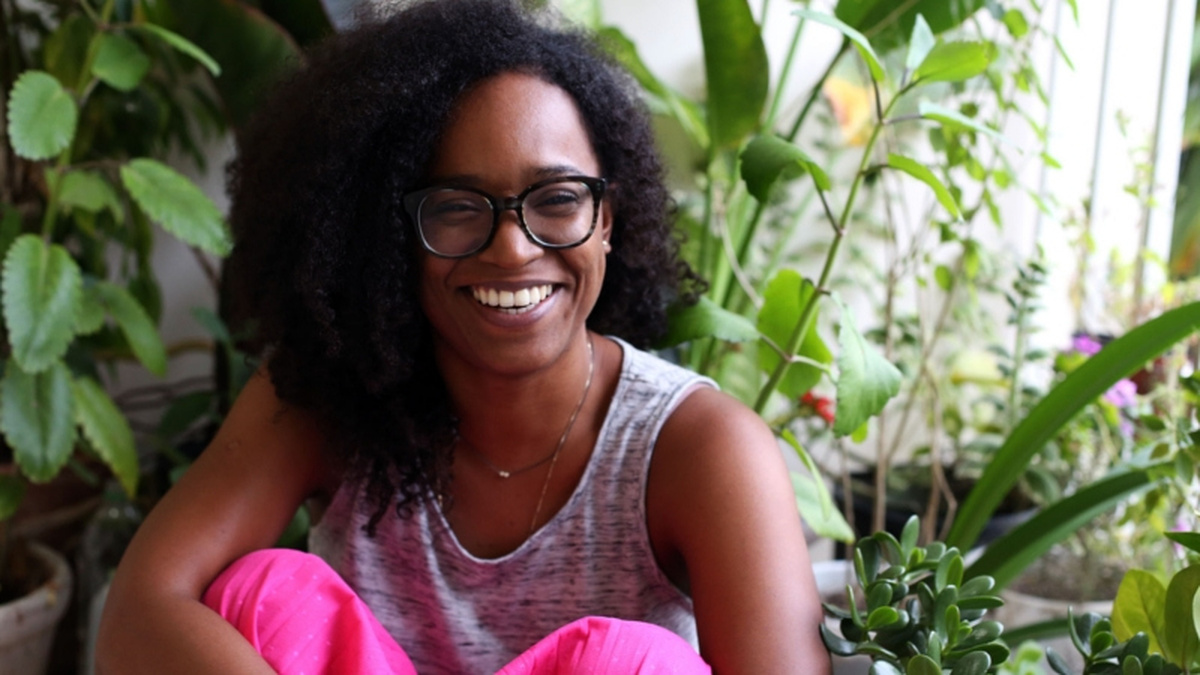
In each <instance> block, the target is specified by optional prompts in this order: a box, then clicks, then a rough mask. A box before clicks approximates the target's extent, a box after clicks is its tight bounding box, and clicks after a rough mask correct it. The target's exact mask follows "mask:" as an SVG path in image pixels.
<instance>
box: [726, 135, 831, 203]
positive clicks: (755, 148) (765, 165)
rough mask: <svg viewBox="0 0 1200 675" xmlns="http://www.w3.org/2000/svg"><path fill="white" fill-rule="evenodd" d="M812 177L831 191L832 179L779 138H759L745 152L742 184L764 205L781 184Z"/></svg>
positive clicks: (823, 188) (813, 162) (791, 145)
mask: <svg viewBox="0 0 1200 675" xmlns="http://www.w3.org/2000/svg"><path fill="white" fill-rule="evenodd" d="M806 173H807V174H811V175H812V177H813V182H815V183H816V184H817V187H819V188H821V189H822V190H828V189H829V188H830V185H831V184H830V182H829V176H828V175H827V174H826V173H825V171H824V170H823V169H822V168H821V166H820V165H819V164H817V163H816V162H815V161H813V159H812V158H811V157H809V156H808V155H807V154H805V152H804V151H803V150H801V149H800V148H798V147H796V146H795V145H794V144H792V143H789V142H787V141H785V140H784V139H782V138H780V137H778V136H756V137H755V138H754V140H752V141H750V143H748V144H747V145H746V149H745V150H743V151H742V180H744V181H746V189H747V190H749V191H750V194H752V195H754V198H755V199H757V200H758V201H760V202H766V201H767V200H768V199H770V197H771V190H772V189H773V188H774V187H775V185H776V184H777V183H779V182H780V181H787V180H790V179H792V178H796V177H799V176H802V175H804V174H806Z"/></svg>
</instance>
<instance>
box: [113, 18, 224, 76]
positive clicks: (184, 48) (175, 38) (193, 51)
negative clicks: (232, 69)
mask: <svg viewBox="0 0 1200 675" xmlns="http://www.w3.org/2000/svg"><path fill="white" fill-rule="evenodd" d="M133 28H135V29H136V30H140V31H142V32H145V33H149V34H150V35H153V36H154V37H156V38H158V39H160V40H162V41H163V42H165V43H167V44H168V45H170V46H171V48H172V49H174V50H175V51H178V52H182V53H184V54H187V55H188V56H190V57H192V58H193V59H196V61H198V62H199V63H200V65H202V66H204V67H205V68H207V69H208V72H210V73H212V75H213V77H219V76H220V75H221V66H220V65H219V64H218V63H217V62H216V61H214V60H213V58H212V57H211V56H209V55H208V53H207V52H205V51H204V50H203V49H201V48H199V47H197V46H196V44H195V43H194V42H192V41H191V40H188V39H187V38H185V37H183V36H182V35H180V34H178V33H175V32H172V31H169V30H167V29H166V28H163V27H162V26H157V25H155V24H152V23H141V24H137V25H136V26H133Z"/></svg>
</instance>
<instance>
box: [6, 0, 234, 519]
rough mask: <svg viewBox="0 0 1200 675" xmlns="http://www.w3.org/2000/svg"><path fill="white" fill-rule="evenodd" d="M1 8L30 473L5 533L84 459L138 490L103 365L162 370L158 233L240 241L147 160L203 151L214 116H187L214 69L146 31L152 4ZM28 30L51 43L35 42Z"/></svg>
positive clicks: (22, 477)
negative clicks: (204, 75) (188, 100)
mask: <svg viewBox="0 0 1200 675" xmlns="http://www.w3.org/2000/svg"><path fill="white" fill-rule="evenodd" d="M0 11H3V12H5V14H6V15H5V17H4V19H5V21H4V27H5V29H6V30H7V31H9V32H8V34H7V35H6V36H5V37H6V40H8V44H10V45H11V46H12V49H11V50H8V51H7V52H6V53H5V54H4V56H3V59H4V61H3V66H4V67H3V68H0V74H3V75H4V76H10V74H12V75H15V79H14V80H12V81H11V82H10V81H8V80H5V81H4V82H3V84H4V95H5V100H4V113H5V117H6V119H5V130H6V144H5V147H4V155H5V158H6V159H7V160H8V161H7V162H6V163H5V165H4V168H5V169H6V172H5V173H4V175H3V176H0V178H3V179H4V191H3V197H4V202H3V204H2V205H0V209H2V210H3V214H4V218H3V223H4V227H3V232H2V233H0V252H2V254H3V260H4V262H3V275H2V278H0V300H2V302H3V314H4V323H3V331H4V338H5V347H6V348H5V350H4V356H5V358H6V364H5V368H4V376H3V381H2V382H0V431H3V434H4V440H5V441H6V443H7V445H8V447H9V448H11V450H12V455H13V459H14V460H15V464H16V467H17V468H18V470H19V473H18V474H17V475H6V476H3V477H0V495H2V497H0V504H2V505H3V508H2V509H0V521H3V520H4V519H6V518H8V517H9V516H11V515H12V513H13V512H14V511H15V509H16V506H17V505H18V504H19V502H20V498H21V494H22V492H23V490H24V488H25V484H26V481H27V480H28V481H33V482H38V483H42V482H46V481H49V480H50V479H52V478H54V477H55V476H56V475H57V474H58V473H59V472H60V471H61V470H62V469H63V468H64V467H65V466H66V465H67V464H68V462H69V461H70V460H71V458H72V456H73V454H74V453H75V452H76V450H78V449H82V450H84V451H85V452H86V453H87V454H89V455H93V456H95V457H97V458H99V460H100V461H102V462H103V463H104V464H105V465H106V466H107V467H108V468H109V469H110V470H111V471H112V472H113V474H114V475H115V476H116V478H117V479H118V480H119V481H120V483H121V486H122V487H123V488H124V489H125V490H126V491H127V492H129V493H130V494H133V493H134V492H135V491H136V487H137V482H138V473H139V468H138V459H137V453H136V450H135V447H134V440H133V434H132V431H131V429H130V426H129V424H128V421H127V420H126V419H125V417H124V416H123V415H122V414H121V412H120V411H119V410H118V408H117V406H116V405H115V404H114V403H113V401H112V399H111V398H110V397H109V395H108V393H107V392H106V391H105V389H104V387H103V386H102V384H101V381H102V379H101V367H102V366H104V365H105V364H106V363H111V362H113V361H114V360H116V359H124V358H132V359H136V360H137V361H138V362H140V363H141V364H142V365H143V366H144V367H145V368H146V369H147V370H149V371H150V372H152V373H155V374H158V375H162V374H164V373H165V370H166V365H167V356H166V349H165V347H164V345H163V342H162V339H161V337H160V335H159V332H158V329H157V327H156V320H157V316H158V314H159V311H160V307H159V303H160V302H161V301H160V298H159V294H158V287H157V283H156V281H155V278H154V274H153V271H152V270H151V268H150V252H151V248H152V245H153V241H154V232H153V230H152V229H151V223H152V222H153V223H157V224H158V225H159V226H160V227H161V228H162V229H163V230H165V231H166V232H168V233H169V234H171V235H173V236H175V237H176V238H178V239H180V240H182V241H183V242H185V243H186V244H188V245H190V246H192V247H194V248H196V249H197V250H198V251H201V252H203V253H206V254H211V255H221V254H223V253H225V252H226V251H227V250H228V248H229V245H230V242H229V237H228V233H227V232H226V227H225V225H224V222H223V219H222V216H221V214H220V212H219V211H218V210H217V208H216V207H215V206H214V205H213V203H212V202H211V201H210V200H209V199H208V198H207V197H206V196H205V195H204V194H203V193H202V192H201V191H200V189H199V188H197V187H196V186H195V185H194V184H193V183H192V182H191V181H190V180H188V179H187V178H185V177H184V176H183V175H181V174H180V173H178V172H177V171H175V170H174V169H171V168H170V167H168V166H166V165H165V164H163V163H161V162H160V161H158V160H155V159H152V158H150V157H147V156H144V155H145V154H148V153H151V152H155V151H159V152H161V151H162V150H165V149H167V147H169V146H170V145H179V146H182V147H184V148H189V147H190V148H192V149H195V139H194V138H193V136H192V133H193V132H192V130H191V125H195V124H197V123H203V122H205V121H206V120H207V121H208V122H210V123H211V119H209V118H205V117H204V116H203V115H200V116H199V117H197V116H196V115H191V116H189V115H188V114H187V113H186V112H185V111H184V110H183V108H182V106H181V104H179V103H178V100H179V99H182V98H185V97H186V96H188V95H199V94H200V92H201V91H202V90H201V89H198V88H196V87H197V85H196V84H195V82H194V75H189V73H194V71H195V69H196V67H197V64H198V65H199V66H200V67H203V68H205V69H207V70H209V71H210V72H212V73H213V74H214V75H215V74H217V73H218V72H219V67H218V66H217V64H216V63H215V62H214V61H213V60H212V59H211V58H210V57H209V56H208V55H207V54H206V53H204V52H203V51H202V50H200V49H199V48H198V47H196V46H195V45H194V44H193V43H191V42H189V41H188V40H186V39H184V38H183V37H181V36H180V35H178V34H177V33H175V32H173V31H171V30H168V29H167V28H165V27H163V26H162V25H159V24H156V23H154V22H152V21H150V20H148V19H147V18H146V15H145V12H144V11H143V8H142V6H141V4H140V3H115V2H111V1H110V2H105V3H103V6H101V7H93V6H92V5H91V4H89V3H88V2H79V3H63V4H55V5H47V6H46V7H37V8H33V9H30V10H22V9H20V8H17V7H13V6H12V5H11V4H6V5H4V6H3V8H0ZM47 16H48V17H49V19H50V23H48V24H43V23H41V22H42V21H43V20H44V19H45V17H47ZM29 22H33V23H34V25H35V27H36V30H35V31H34V34H35V35H37V36H38V37H39V38H40V39H41V42H36V41H35V42H28V41H27V40H26V39H25V38H26V37H27V36H26V35H25V34H24V33H22V32H21V31H23V30H24V29H25V28H27V24H28V23H29ZM39 58H40V61H39V60H38V59H39ZM10 84H11V87H10V86H9V85H10ZM154 115H158V118H157V122H158V124H157V125H155V124H154V123H153V122H154V120H153V119H149V118H151V117H153V116H154ZM198 120H199V121H198ZM142 124H148V125H149V126H148V127H147V128H145V129H143V130H142V131H141V132H140V133H139V132H134V131H131V129H138V127H139V125H142Z"/></svg>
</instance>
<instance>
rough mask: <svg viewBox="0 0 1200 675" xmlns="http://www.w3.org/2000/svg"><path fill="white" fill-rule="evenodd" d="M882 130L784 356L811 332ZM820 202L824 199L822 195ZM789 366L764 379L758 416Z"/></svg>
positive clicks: (874, 135) (867, 151)
mask: <svg viewBox="0 0 1200 675" xmlns="http://www.w3.org/2000/svg"><path fill="white" fill-rule="evenodd" d="M903 93H904V90H901V92H900V93H899V94H897V96H896V98H894V99H892V101H891V103H889V104H888V111H889V112H890V110H891V108H892V106H893V105H895V103H896V101H898V100H899V99H900V96H901V95H903ZM882 129H883V124H882V123H880V124H876V125H875V127H874V128H873V129H871V137H870V138H869V139H868V140H867V145H866V147H864V148H863V154H862V158H861V159H860V160H859V165H858V172H857V173H856V174H855V175H854V182H853V183H851V184H850V194H849V195H848V196H847V197H846V203H845V205H844V206H843V208H842V215H841V217H840V218H839V219H838V221H837V222H836V223H833V229H834V232H833V240H832V241H831V242H830V243H829V251H828V252H827V253H826V254H825V264H824V266H823V267H822V269H821V276H820V277H819V278H818V279H817V283H816V286H815V287H814V289H813V293H812V295H811V296H810V297H809V299H808V302H807V303H806V304H805V305H804V309H803V310H801V312H800V318H799V319H798V320H797V321H796V327H795V329H794V330H793V331H792V335H791V337H790V338H789V339H788V342H787V346H786V347H785V349H786V350H787V353H788V354H794V353H796V350H797V349H798V348H799V347H800V345H801V344H803V343H804V338H805V337H806V336H807V335H808V332H809V330H811V329H812V324H813V319H814V317H816V315H817V303H818V302H819V301H820V299H821V296H822V295H824V294H826V293H827V292H828V291H827V287H826V284H828V282H829V276H830V274H831V273H832V272H833V265H834V262H835V261H836V260H837V255H838V250H839V249H840V248H841V246H842V240H843V239H844V238H845V237H846V225H847V224H848V223H849V221H850V214H851V213H852V212H853V210H854V201H855V199H856V198H857V196H858V189H859V187H861V186H862V182H863V179H864V178H866V176H867V173H868V171H867V168H868V167H869V166H870V161H871V152H872V150H874V148H875V143H876V141H878V140H879V132H880V131H881V130H882ZM817 190H818V191H820V190H821V189H820V188H819V187H818V188H817ZM822 199H824V197H823V196H822ZM790 365H791V362H790V361H789V360H787V359H783V360H780V362H779V365H778V366H776V367H775V370H773V371H772V372H771V375H770V377H769V378H767V383H766V384H765V385H763V388H762V389H761V390H760V391H759V392H758V398H757V399H756V400H755V402H754V410H755V411H756V412H758V413H759V414H762V412H763V410H764V409H765V408H766V407H767V400H768V399H770V397H771V394H772V393H774V391H775V390H776V389H778V388H779V383H780V382H781V381H782V380H783V376H784V374H785V373H786V372H787V369H788V366H790Z"/></svg>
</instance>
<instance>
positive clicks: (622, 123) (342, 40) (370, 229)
mask: <svg viewBox="0 0 1200 675" xmlns="http://www.w3.org/2000/svg"><path fill="white" fill-rule="evenodd" d="M513 71H515V72H523V73H527V74H531V75H534V76H537V77H540V78H543V79H544V80H546V81H548V82H550V83H553V84H555V85H557V86H559V87H561V88H562V89H563V90H565V91H566V92H567V93H568V94H569V95H570V96H571V97H572V98H573V99H574V101H575V103H576V104H577V105H578V107H579V110H580V112H581V113H582V118H583V119H584V120H585V124H586V126H587V128H588V132H589V136H590V140H591V143H592V146H593V147H594V149H595V151H596V154H597V156H598V158H599V161H600V166H601V170H602V175H603V176H604V177H605V178H607V179H609V181H610V183H611V184H612V185H614V186H615V189H614V190H612V191H611V193H610V195H611V196H610V197H609V200H610V204H611V207H612V209H613V232H612V237H611V239H610V241H611V243H612V247H613V250H612V253H611V254H610V255H609V256H608V266H607V272H606V275H605V278H604V283H603V286H602V289H601V292H600V296H599V299H598V301H597V303H596V306H595V308H594V309H593V311H592V313H591V315H590V316H589V318H588V326H589V327H590V328H591V329H592V330H595V331H598V332H601V333H608V334H613V335H617V336H620V337H622V338H624V339H626V340H628V341H629V342H630V343H632V344H634V345H637V346H642V347H644V346H647V345H648V344H649V343H650V342H651V341H652V340H653V339H655V338H656V337H658V336H659V335H661V334H662V332H663V331H664V330H665V324H666V308H667V306H668V304H669V303H671V302H673V301H676V300H680V299H681V298H686V297H692V296H693V292H694V291H695V290H696V289H698V288H699V287H700V286H699V284H700V283H701V282H700V281H699V280H698V279H697V278H696V277H695V275H694V274H693V272H692V271H691V269H690V268H689V267H688V266H687V265H686V264H685V263H684V262H682V261H681V260H680V258H679V255H678V249H679V247H678V242H677V240H676V239H675V236H674V233H673V229H672V226H671V218H670V201H669V197H668V194H667V191H666V188H665V186H664V183H663V170H662V166H661V164H660V162H659V159H658V157H657V156H656V154H655V150H654V147H655V143H654V138H653V135H652V131H651V128H650V125H649V122H648V116H647V114H646V112H645V110H644V109H643V107H642V105H641V103H640V101H639V99H638V95H637V91H636V87H635V85H634V84H633V83H632V81H631V80H630V78H628V77H627V76H626V75H625V74H624V73H623V72H622V71H621V70H620V69H619V68H618V67H617V66H615V65H614V64H613V63H612V62H611V61H610V60H609V59H608V58H607V57H606V56H605V55H604V54H603V52H602V51H601V50H600V49H599V48H598V46H597V45H596V44H595V43H594V42H593V41H592V39H591V38H590V37H589V36H588V35H586V34H584V33H582V32H580V31H578V30H574V29H571V28H566V27H563V26H562V25H561V21H556V20H555V19H554V18H553V17H550V16H548V15H545V14H541V15H539V14H534V13H531V12H529V11H526V10H524V9H522V8H521V7H519V6H518V5H516V4H514V3H513V2H511V1H508V0H436V1H425V2H419V3H416V4H411V5H409V6H407V7H404V8H403V9H401V10H399V11H395V12H392V13H391V14H390V15H388V16H383V17H377V18H375V19H373V20H368V21H365V22H363V23H362V24H360V25H359V26H358V27H356V28H355V29H353V30H351V31H350V32H347V33H343V34H341V35H337V36H335V37H333V38H331V39H329V40H328V41H326V42H325V43H324V44H322V45H320V46H319V47H318V48H317V49H316V50H315V51H314V52H313V53H312V54H310V55H309V58H308V60H307V62H306V64H305V65H304V66H303V67H301V68H299V69H297V70H296V71H295V72H294V73H292V74H291V75H289V76H288V77H286V78H285V80H284V81H283V82H282V83H281V84H280V85H279V86H278V88H277V89H276V90H275V91H274V93H273V95H272V96H271V97H270V98H269V100H268V101H267V102H266V104H265V105H264V107H263V108H262V109H261V110H260V111H259V113H258V114H257V115H256V117H255V118H254V119H253V120H252V121H251V123H250V124H249V125H248V126H247V128H246V129H244V130H243V133H241V134H240V135H239V154H238V157H237V158H236V159H235V160H234V161H233V162H232V163H231V165H230V168H229V191H230V195H231V198H232V207H231V213H230V220H231V223H232V227H233V232H234V237H235V247H234V250H233V254H232V256H231V257H230V259H229V261H228V265H227V275H228V280H229V288H230V302H231V307H232V314H233V317H234V319H235V321H239V322H241V323H244V324H245V325H252V326H254V331H253V338H252V339H251V340H250V342H249V344H247V345H246V348H247V350H248V351H249V352H250V353H252V354H258V355H262V356H264V357H265V359H266V362H267V365H268V370H269V372H270V374H271V380H272V383H273V384H274V386H275V389H276V391H277V393H278V395H279V396H280V398H281V399H282V400H283V401H284V402H285V403H287V404H290V405H294V406H299V407H302V408H304V409H307V410H310V411H312V412H314V413H316V415H317V416H318V419H319V420H321V422H322V423H323V424H324V425H325V428H326V431H327V434H328V436H329V438H330V439H331V442H332V444H333V446H334V447H333V449H334V451H335V452H336V453H337V455H338V456H339V457H340V458H342V459H343V460H344V461H345V462H346V465H347V466H348V467H349V469H350V470H352V471H354V472H356V474H357V475H358V476H360V477H362V478H365V479H367V484H368V486H369V488H368V489H369V494H370V496H371V499H372V500H373V501H374V504H375V506H376V508H377V511H376V513H375V518H374V520H373V521H372V528H373V525H374V523H375V522H377V521H378V518H379V517H381V516H382V515H383V513H384V512H385V511H386V509H387V507H388V505H389V504H393V503H394V504H395V505H396V508H397V509H398V510H399V512H400V513H401V514H402V515H403V514H405V513H407V512H408V511H409V509H408V507H409V506H410V505H411V504H412V503H413V501H414V500H415V499H418V498H422V497H425V496H429V495H434V496H437V497H441V498H444V497H446V496H447V494H446V492H447V491H446V487H447V484H448V480H449V466H450V463H451V453H452V447H453V441H454V436H455V429H456V418H455V415H454V411H453V410H452V408H451V406H450V403H449V398H448V396H447V393H446V389H445V384H444V382H443V381H442V378H441V375H440V373H439V372H438V370H437V368H436V366H435V364H434V359H433V348H432V338H431V332H430V327H429V324H428V322H427V320H426V319H425V317H424V315H423V314H422V312H421V309H420V308H419V305H418V300H417V284H418V259H417V255H418V253H417V251H418V249H417V247H416V245H415V244H414V232H413V229H412V227H411V225H410V224H409V223H408V222H407V216H406V215H405V214H404V210H403V207H402V204H401V196H402V195H403V194H404V193H406V192H408V191H411V190H413V189H415V188H417V187H421V186H422V180H423V179H424V178H425V175H426V167H427V166H428V165H429V163H430V162H431V159H432V158H431V155H432V153H433V148H434V146H435V143H436V142H437V140H438V137H439V135H440V134H441V133H442V130H443V127H444V126H445V125H446V122H447V118H448V116H449V114H450V111H451V108H452V106H453V105H454V104H455V102H456V101H457V100H458V99H459V97H460V96H461V95H462V94H463V92H465V91H466V90H468V89H469V88H470V87H471V86H472V85H473V84H475V83H478V82H480V81H481V80H484V79H486V78H489V77H492V76H494V75H497V74H500V73H504V72H513Z"/></svg>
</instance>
